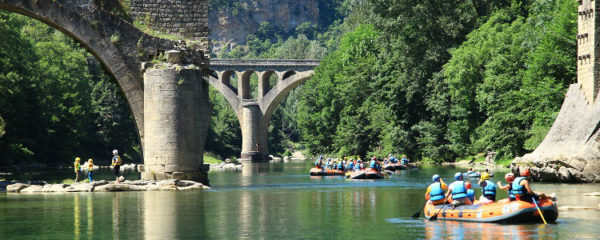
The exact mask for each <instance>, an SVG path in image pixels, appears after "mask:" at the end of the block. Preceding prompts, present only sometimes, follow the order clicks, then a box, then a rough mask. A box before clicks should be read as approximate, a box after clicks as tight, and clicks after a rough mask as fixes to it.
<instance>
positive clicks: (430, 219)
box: [429, 215, 437, 221]
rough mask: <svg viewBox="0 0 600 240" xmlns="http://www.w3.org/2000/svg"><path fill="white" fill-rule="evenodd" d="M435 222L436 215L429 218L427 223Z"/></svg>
mask: <svg viewBox="0 0 600 240" xmlns="http://www.w3.org/2000/svg"><path fill="white" fill-rule="evenodd" d="M435 220H437V215H433V216H432V217H431V218H429V221H435Z"/></svg>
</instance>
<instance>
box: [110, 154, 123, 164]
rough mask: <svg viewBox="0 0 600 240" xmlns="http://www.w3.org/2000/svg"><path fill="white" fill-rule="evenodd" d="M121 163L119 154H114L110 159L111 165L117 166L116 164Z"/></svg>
mask: <svg viewBox="0 0 600 240" xmlns="http://www.w3.org/2000/svg"><path fill="white" fill-rule="evenodd" d="M121 163H123V161H122V160H121V157H120V156H119V155H115V156H114V157H113V159H112V165H113V166H117V165H121Z"/></svg>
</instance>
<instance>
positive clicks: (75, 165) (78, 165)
mask: <svg viewBox="0 0 600 240" xmlns="http://www.w3.org/2000/svg"><path fill="white" fill-rule="evenodd" d="M73 167H74V168H75V171H79V170H80V169H81V164H80V163H78V162H74V163H73Z"/></svg>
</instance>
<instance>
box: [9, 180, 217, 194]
mask: <svg viewBox="0 0 600 240" xmlns="http://www.w3.org/2000/svg"><path fill="white" fill-rule="evenodd" d="M2 186H5V188H1V187H2ZM3 189H4V190H5V191H6V192H9V193H67V192H122V191H177V190H194V189H210V187H208V186H206V185H203V184H202V183H199V182H194V181H188V180H178V179H170V180H162V181H143V180H136V181H131V180H125V181H123V182H120V183H118V182H114V181H106V180H101V181H95V182H90V183H83V182H82V183H73V184H62V183H59V184H47V183H45V182H39V183H31V184H26V183H16V182H0V191H1V190H3Z"/></svg>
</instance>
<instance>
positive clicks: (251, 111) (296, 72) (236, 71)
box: [208, 59, 319, 162]
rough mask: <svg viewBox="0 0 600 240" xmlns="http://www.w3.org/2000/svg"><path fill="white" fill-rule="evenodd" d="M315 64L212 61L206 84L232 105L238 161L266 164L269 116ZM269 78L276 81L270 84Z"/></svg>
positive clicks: (269, 61) (309, 62)
mask: <svg viewBox="0 0 600 240" xmlns="http://www.w3.org/2000/svg"><path fill="white" fill-rule="evenodd" d="M318 64H319V61H318V60H224V59H212V60H211V62H210V76H209V79H208V82H209V83H210V84H211V85H212V86H213V87H215V88H216V89H217V90H218V91H219V92H221V93H222V94H223V95H224V96H225V98H226V99H227V101H228V102H229V104H231V106H232V107H233V109H234V111H235V114H236V116H237V118H238V121H239V123H240V126H241V129H242V152H241V154H240V159H241V161H243V162H262V161H268V155H269V146H268V144H267V142H268V132H269V123H270V121H271V115H272V114H273V112H274V111H275V109H276V107H277V105H278V104H279V103H280V102H281V101H282V100H283V99H284V97H285V96H286V94H287V93H289V92H290V91H291V90H292V89H294V88H295V87H296V86H298V85H300V84H301V83H303V82H304V81H306V80H308V79H309V78H310V76H311V75H312V74H313V73H314V71H313V68H314V67H316V66H317V65H318ZM254 73H255V74H256V76H257V78H258V79H257V80H258V83H257V97H256V98H252V94H251V87H250V78H251V76H252V74H254ZM272 76H275V77H274V78H275V79H276V80H275V82H274V83H273V84H271V83H270V79H272ZM232 77H235V78H236V80H237V84H236V85H237V86H236V87H234V86H233V85H232V84H231V83H232V80H233V78H232ZM271 85H273V86H272V87H271Z"/></svg>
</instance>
